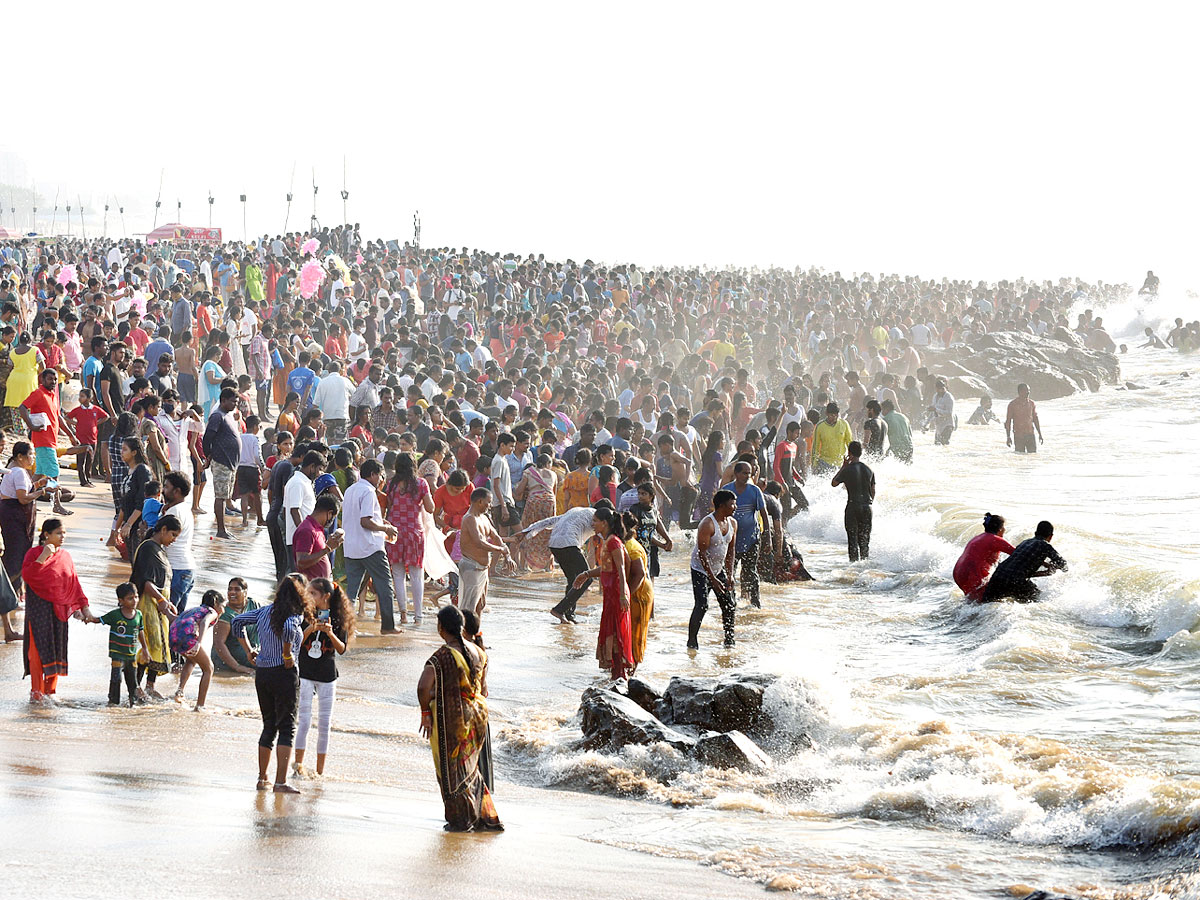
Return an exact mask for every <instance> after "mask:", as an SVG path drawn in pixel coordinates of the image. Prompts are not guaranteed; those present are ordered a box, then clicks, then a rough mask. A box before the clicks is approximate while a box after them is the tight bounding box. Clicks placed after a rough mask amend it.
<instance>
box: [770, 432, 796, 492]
mask: <svg viewBox="0 0 1200 900" xmlns="http://www.w3.org/2000/svg"><path fill="white" fill-rule="evenodd" d="M788 457H791V459H792V461H793V462H792V465H791V466H788V473H789V474H791V471H792V466H794V465H795V459H796V443H795V441H780V442H779V444H778V445H777V446H776V447H775V464H774V465H773V466H772V474H773V475H774V476H775V480H776V481H778V482H779V483H780V484H782V485H785V486H786V485H789V484H791V481H790V480H789V479H785V478H784V477H783V461H784V460H785V459H787V458H788Z"/></svg>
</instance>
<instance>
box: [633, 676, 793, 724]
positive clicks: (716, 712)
mask: <svg viewBox="0 0 1200 900" xmlns="http://www.w3.org/2000/svg"><path fill="white" fill-rule="evenodd" d="M774 681H775V678H774V677H773V676H770V675H727V676H724V677H722V678H672V679H671V682H670V684H668V685H667V689H666V690H665V691H663V697H662V700H661V701H659V704H658V706H657V708H656V712H657V713H658V717H659V718H660V719H662V721H663V722H665V723H667V724H668V725H676V726H681V725H686V726H690V727H692V728H697V729H699V730H701V731H722V732H723V731H735V730H736V731H741V732H744V733H746V734H761V733H763V732H765V731H766V730H767V729H769V727H770V722H769V717H767V716H766V715H765V714H764V713H763V691H764V690H766V689H767V688H768V687H769V686H770V685H771V684H772V682H774Z"/></svg>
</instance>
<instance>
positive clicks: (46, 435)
mask: <svg viewBox="0 0 1200 900" xmlns="http://www.w3.org/2000/svg"><path fill="white" fill-rule="evenodd" d="M21 405H22V406H24V407H25V408H26V409H27V410H29V412H30V414H33V413H45V414H46V419H47V422H46V427H45V428H43V429H42V430H41V431H35V432H34V433H33V434H32V435H31V436H30V438H29V440H30V442H31V443H32V444H33V446H35V447H57V446H58V393H57V392H56V391H52V390H51V391H48V390H46V389H45V388H44V387H42V386H41V385H38V386H37V387H36V388H34V390H33V393H32V394H30V395H29V396H28V397H26V398H25V402H24V403H22V404H21Z"/></svg>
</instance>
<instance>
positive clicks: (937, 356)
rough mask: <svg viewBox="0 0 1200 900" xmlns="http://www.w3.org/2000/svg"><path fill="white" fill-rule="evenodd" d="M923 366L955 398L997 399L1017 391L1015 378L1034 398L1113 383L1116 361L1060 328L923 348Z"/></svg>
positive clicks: (996, 334)
mask: <svg viewBox="0 0 1200 900" xmlns="http://www.w3.org/2000/svg"><path fill="white" fill-rule="evenodd" d="M925 362H926V365H928V367H929V371H930V372H931V373H933V374H934V375H937V376H939V377H942V378H945V379H946V386H947V387H948V388H949V389H950V392H951V393H952V394H954V395H955V396H956V397H959V398H961V399H964V400H965V399H968V398H974V397H978V396H979V395H980V394H982V393H985V392H986V393H989V394H991V395H992V396H993V397H997V398H1011V397H1015V396H1016V394H1017V385H1018V384H1020V383H1021V382H1024V383H1025V384H1028V385H1029V390H1030V393H1031V394H1032V396H1033V399H1034V400H1053V399H1056V398H1058V397H1067V396H1069V395H1071V394H1074V393H1076V392H1078V391H1084V390H1087V391H1098V390H1100V386H1101V385H1102V384H1118V383H1119V382H1120V378H1121V364H1120V362H1119V361H1118V359H1117V357H1116V355H1115V354H1112V353H1108V352H1106V351H1103V350H1089V349H1087V348H1086V347H1085V346H1084V345H1083V342H1082V341H1081V340H1080V339H1079V338H1078V337H1077V336H1076V335H1075V334H1073V333H1072V332H1070V331H1068V330H1067V329H1065V328H1056V329H1054V330H1053V331H1050V332H1048V333H1047V334H1045V335H1043V336H1042V337H1035V336H1033V335H1031V334H1023V333H1020V332H1014V331H1000V332H993V333H991V334H985V335H982V336H980V337H977V338H975V339H974V340H973V341H972V342H971V344H970V346H969V348H962V347H959V348H954V349H951V350H943V351H929V352H928V353H927V354H926V360H925Z"/></svg>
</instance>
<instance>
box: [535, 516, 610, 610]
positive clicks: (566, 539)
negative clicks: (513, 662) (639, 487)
mask: <svg viewBox="0 0 1200 900" xmlns="http://www.w3.org/2000/svg"><path fill="white" fill-rule="evenodd" d="M601 502H602V503H605V504H607V503H608V501H601ZM595 513H596V511H595V510H594V509H593V508H592V507H590V506H582V507H577V508H575V509H568V510H567V511H566V512H565V513H563V514H562V515H561V516H556V517H555V518H553V519H548V520H545V521H547V522H550V523H553V524H552V525H551V526H550V528H551V530H550V554H551V556H553V557H554V561H555V562H556V563H558V565H559V568H561V569H562V573H563V577H565V578H566V579H567V592H566V594H565V595H564V596H563V598H562V600H561V601H559V603H558V605H557V606H555V607H554V609H552V610H550V615H552V616H554V618H556V619H558V621H559V622H563V621H567V622H570V623H572V624H574V623H575V604H577V603H578V602H579V598H580V597H582V596H583V595H584V593H586V591H587V589H588V587H590V586H591V583H592V582H591V579H588V581H587V583H586V584H584V585H583V587H580V588H576V587H575V579H576V578H578V577H579V576H580V575H582V574H583V573H584V572H586V571H587V570H588V564H587V559H586V558H585V557H584V555H583V545H584V544H585V543H586V542H587V540H588V538H590V537H591V536H592V522H593V518H594V516H595ZM541 525H542V523H541V522H538V523H535V524H534V525H532V526H530V527H531V528H538V527H539V526H541Z"/></svg>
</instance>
